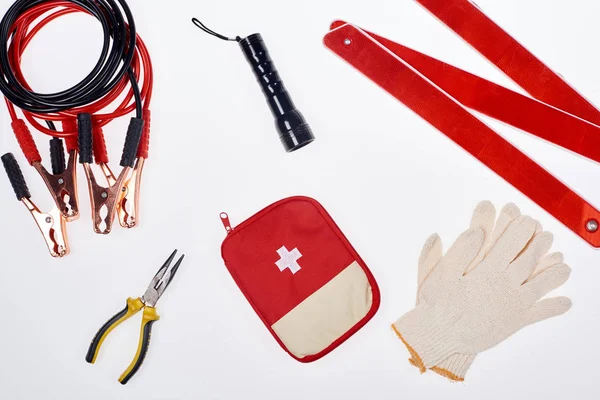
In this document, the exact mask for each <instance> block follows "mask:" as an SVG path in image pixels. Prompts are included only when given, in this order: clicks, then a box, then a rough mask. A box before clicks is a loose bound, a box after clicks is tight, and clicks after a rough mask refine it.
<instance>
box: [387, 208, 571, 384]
mask: <svg viewBox="0 0 600 400" xmlns="http://www.w3.org/2000/svg"><path fill="white" fill-rule="evenodd" d="M494 219H495V211H494V208H493V206H492V205H491V204H490V203H489V202H484V203H481V204H480V205H479V206H478V207H477V209H476V210H475V212H474V215H473V219H472V222H471V229H469V231H467V232H465V234H463V235H462V236H461V237H460V238H459V239H458V240H457V242H456V243H455V244H454V246H453V247H452V248H451V249H450V250H449V251H448V253H447V254H446V256H445V257H443V258H442V250H441V242H440V240H439V237H438V236H437V235H434V236H432V237H431V238H429V239H428V241H427V242H426V244H425V246H424V248H423V252H422V253H421V258H420V261H419V283H420V290H419V295H418V300H417V303H418V305H417V308H416V309H415V310H413V311H411V312H410V313H408V314H407V315H405V316H404V317H402V318H401V319H400V320H398V322H396V324H394V330H395V331H396V333H397V334H398V336H399V337H400V338H401V339H402V340H403V341H404V342H405V344H406V345H407V347H408V348H409V350H410V351H411V354H412V356H413V358H412V359H411V362H412V363H413V364H414V365H416V366H418V367H419V368H420V369H421V370H422V371H423V372H424V371H425V369H426V368H431V369H433V370H434V371H436V372H438V373H440V374H442V375H444V376H447V377H449V378H451V379H454V380H462V379H464V375H465V373H466V371H467V370H468V368H469V366H470V365H471V364H472V362H473V360H474V358H475V355H476V354H477V353H478V352H480V351H484V350H486V349H488V348H490V347H493V346H494V345H496V344H497V343H499V342H501V341H502V340H504V339H506V338H507V337H508V336H510V335H512V334H513V333H515V332H516V331H518V330H519V329H521V328H522V327H524V326H526V325H529V324H531V323H534V322H538V321H540V320H543V319H546V318H550V317H553V316H556V315H559V314H562V313H564V312H566V311H567V310H568V309H569V308H570V301H569V299H566V298H558V299H550V300H544V301H541V302H538V303H536V301H537V300H539V299H540V298H541V297H543V296H544V295H545V294H546V293H548V292H549V291H551V290H552V289H554V288H556V287H558V286H560V285H561V284H562V283H564V282H565V281H566V280H567V279H568V276H569V273H570V269H569V268H568V267H567V266H566V265H564V264H562V255H561V254H559V253H555V254H552V255H549V256H546V257H544V256H545V254H546V253H547V252H548V250H549V249H550V247H551V245H552V235H551V234H549V233H546V232H544V233H542V232H541V226H540V225H539V224H538V223H536V222H535V221H534V220H532V219H531V218H528V217H520V212H519V210H518V209H517V208H516V206H514V205H508V206H506V207H505V208H504V209H503V210H502V212H501V213H500V216H499V218H498V221H497V223H496V224H495V227H494ZM534 270H535V272H534ZM467 272H469V273H468V274H466V273H467ZM463 275H464V276H463ZM528 279H529V281H527V280H528ZM525 281H527V282H525Z"/></svg>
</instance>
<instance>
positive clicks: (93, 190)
mask: <svg viewBox="0 0 600 400" xmlns="http://www.w3.org/2000/svg"><path fill="white" fill-rule="evenodd" d="M98 166H99V167H100V169H101V170H102V173H103V174H104V176H105V177H106V181H107V183H108V186H106V187H104V186H100V185H99V184H98V181H97V180H96V176H95V175H94V171H92V167H91V165H90V164H89V163H84V164H83V169H84V171H85V174H86V176H87V180H88V187H89V191H90V203H91V206H92V219H93V223H94V232H96V233H99V234H102V235H107V234H109V233H110V232H111V231H112V226H113V222H114V220H115V215H116V214H117V213H118V212H120V210H121V207H120V204H121V202H122V200H123V198H124V195H125V192H126V191H127V186H125V183H126V181H127V180H128V178H129V176H130V175H131V174H130V173H131V171H132V168H130V167H125V168H123V170H122V171H121V173H120V174H119V177H118V178H116V177H115V175H114V174H113V173H112V171H111V169H110V168H109V166H108V165H107V164H98Z"/></svg>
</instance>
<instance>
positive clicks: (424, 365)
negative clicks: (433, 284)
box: [392, 306, 460, 372]
mask: <svg viewBox="0 0 600 400" xmlns="http://www.w3.org/2000/svg"><path fill="white" fill-rule="evenodd" d="M445 311H446V312H440V311H438V310H435V309H434V308H430V307H425V306H417V307H416V308H415V309H414V310H412V311H410V312H409V313H407V314H405V315H404V316H403V317H402V318H400V319H399V320H398V321H396V322H395V323H394V324H393V325H392V327H393V330H394V331H395V332H396V335H397V336H398V337H399V338H400V340H402V342H403V343H404V345H405V346H406V348H407V349H408V351H409V352H410V354H411V356H412V358H413V359H414V361H415V366H417V367H418V368H419V369H420V370H421V372H425V370H426V369H430V368H432V367H435V366H436V365H437V364H439V363H441V362H442V361H444V360H446V359H447V358H448V357H450V356H452V355H453V354H455V353H458V352H459V348H460V346H459V343H458V341H457V340H456V334H455V333H454V332H453V331H452V327H453V325H454V324H455V322H456V319H457V318H456V317H454V316H453V315H452V314H449V313H448V312H447V310H445Z"/></svg>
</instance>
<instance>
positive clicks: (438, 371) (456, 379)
mask: <svg viewBox="0 0 600 400" xmlns="http://www.w3.org/2000/svg"><path fill="white" fill-rule="evenodd" d="M430 370H432V371H433V372H435V373H436V374H438V375H441V376H443V377H445V378H448V379H450V380H451V381H453V382H464V381H465V378H461V377H460V376H458V375H456V374H453V373H452V372H450V371H448V370H445V369H443V368H439V367H432V368H430Z"/></svg>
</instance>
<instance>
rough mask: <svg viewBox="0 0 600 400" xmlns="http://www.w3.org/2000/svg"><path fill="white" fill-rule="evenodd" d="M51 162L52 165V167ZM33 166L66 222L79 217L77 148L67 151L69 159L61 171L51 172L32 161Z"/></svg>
mask: <svg viewBox="0 0 600 400" xmlns="http://www.w3.org/2000/svg"><path fill="white" fill-rule="evenodd" d="M54 166H55V165H54V162H53V167H54ZM33 167H34V168H35V169H36V170H37V172H38V173H39V174H40V176H41V177H42V179H43V180H44V183H46V186H47V187H48V190H49V191H50V194H51V195H52V198H53V199H54V203H56V207H57V208H58V209H59V210H60V213H61V214H62V216H63V217H64V218H65V219H66V220H67V222H71V221H75V220H76V219H78V218H79V202H78V198H77V150H71V151H70V152H69V161H68V163H67V165H66V168H64V170H63V171H62V172H59V173H55V174H51V173H49V172H48V170H46V168H45V167H44V166H43V165H42V163H41V162H34V163H33Z"/></svg>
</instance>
